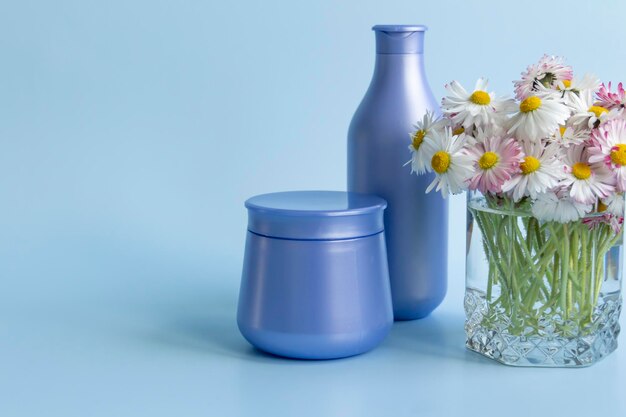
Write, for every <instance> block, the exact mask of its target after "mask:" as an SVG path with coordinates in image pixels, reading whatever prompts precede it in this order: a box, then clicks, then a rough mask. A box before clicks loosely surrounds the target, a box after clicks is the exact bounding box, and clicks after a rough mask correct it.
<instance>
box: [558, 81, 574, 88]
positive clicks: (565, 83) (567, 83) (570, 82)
mask: <svg viewBox="0 0 626 417" xmlns="http://www.w3.org/2000/svg"><path fill="white" fill-rule="evenodd" d="M561 82H562V83H563V87H565V88H570V87H571V86H572V80H563V81H561ZM558 89H559V90H560V89H561V87H560V86H559V87H558Z"/></svg>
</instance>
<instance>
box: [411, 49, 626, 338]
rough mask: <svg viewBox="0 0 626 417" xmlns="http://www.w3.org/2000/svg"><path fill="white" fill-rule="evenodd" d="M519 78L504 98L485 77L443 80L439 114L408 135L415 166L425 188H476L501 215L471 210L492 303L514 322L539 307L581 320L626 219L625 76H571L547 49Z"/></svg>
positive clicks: (532, 319) (524, 322) (528, 319)
mask: <svg viewBox="0 0 626 417" xmlns="http://www.w3.org/2000/svg"><path fill="white" fill-rule="evenodd" d="M514 86H515V98H514V99H511V98H503V97H498V96H496V95H495V94H494V93H493V92H491V91H489V88H488V84H487V80H486V79H482V78H481V79H479V80H478V81H477V82H476V85H475V86H474V88H473V89H472V90H467V89H465V88H464V87H463V86H461V84H460V83H458V82H456V81H452V82H451V83H450V84H448V85H446V90H447V96H446V97H444V98H443V100H442V112H443V117H442V118H437V117H435V115H434V114H433V113H427V114H426V115H425V116H424V117H423V119H422V120H421V121H419V122H418V123H417V124H416V126H415V131H414V132H412V133H411V144H410V145H409V149H410V151H411V153H412V158H411V161H410V163H411V167H412V170H411V171H412V172H415V173H417V174H418V175H422V174H425V173H433V174H434V179H433V181H432V183H431V184H430V186H429V187H428V188H427V190H426V192H430V191H431V190H436V191H441V193H442V195H443V196H444V197H445V196H446V195H447V194H449V193H451V194H456V193H460V192H462V191H466V190H469V191H473V192H476V193H478V192H479V193H480V194H482V197H481V201H482V204H483V205H484V206H485V207H486V208H489V209H490V210H491V211H490V212H491V213H494V212H495V213H500V215H493V214H491V215H490V214H487V213H486V212H485V213H482V214H481V212H480V211H472V214H473V215H474V217H475V220H476V221H477V224H478V226H479V228H480V231H481V232H482V236H483V244H484V247H485V252H486V255H487V258H488V259H489V284H488V288H487V294H486V296H487V300H488V301H490V302H493V304H492V305H491V307H492V308H494V309H496V310H498V309H500V310H502V311H505V312H506V313H507V314H508V315H511V314H513V316H514V317H516V318H518V319H519V321H518V322H517V323H515V320H514V323H513V324H514V325H516V326H519V329H524V328H526V327H525V326H528V325H529V323H537V321H538V320H539V319H540V318H541V315H542V314H544V313H546V311H549V312H553V313H555V312H556V313H558V314H559V315H561V316H562V317H570V318H576V319H577V320H580V321H579V323H580V324H582V323H583V322H587V323H588V322H589V321H590V320H591V319H592V316H593V309H594V308H595V307H596V305H597V300H598V296H599V293H600V282H599V281H600V280H601V277H600V275H601V274H600V273H599V271H600V268H601V267H602V266H601V264H602V261H603V259H604V254H605V253H606V252H607V251H608V250H609V249H610V248H611V247H612V246H613V245H614V244H615V242H616V241H617V239H618V236H619V234H620V232H621V225H622V223H623V216H624V191H626V111H624V106H625V105H626V92H625V90H624V88H623V86H622V84H621V83H620V84H618V85H617V89H616V90H613V89H612V86H611V83H609V84H608V85H605V84H602V83H601V82H600V81H599V80H598V79H597V78H596V77H594V76H593V75H584V76H582V77H577V76H574V73H573V70H572V68H571V67H570V66H568V65H566V64H565V63H564V60H563V59H562V58H560V57H555V56H547V55H546V56H544V57H542V58H541V59H540V61H539V62H538V63H536V64H534V65H531V66H529V67H528V68H527V69H526V71H525V72H523V73H522V76H521V79H520V80H517V81H514ZM470 209H471V206H470ZM512 215H519V216H521V217H519V218H520V219H522V220H519V221H518V220H515V221H513V220H511V216H512ZM590 245H593V246H590ZM590 247H593V248H595V253H594V254H592V255H593V256H587V255H590V254H589V253H588V252H589V248H590ZM585 251H587V252H585ZM602 251H604V253H603V252H602ZM511 254H513V255H511ZM573 271H575V272H573ZM494 286H497V287H498V288H497V289H498V294H499V295H498V298H497V300H495V301H493V300H492V299H491V298H492V293H493V292H494Z"/></svg>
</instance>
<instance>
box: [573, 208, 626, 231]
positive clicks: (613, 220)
mask: <svg viewBox="0 0 626 417" xmlns="http://www.w3.org/2000/svg"><path fill="white" fill-rule="evenodd" d="M582 222H583V224H585V225H587V227H588V228H589V229H590V230H593V229H595V228H596V227H598V226H600V225H601V224H606V225H608V226H609V227H610V228H611V229H612V230H613V233H615V234H619V232H621V231H622V225H623V224H624V217H622V216H615V215H613V214H611V213H603V214H599V215H595V216H589V217H585V218H584V219H583V220H582Z"/></svg>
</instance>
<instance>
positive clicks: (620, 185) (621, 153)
mask: <svg viewBox="0 0 626 417" xmlns="http://www.w3.org/2000/svg"><path fill="white" fill-rule="evenodd" d="M591 141H592V146H590V147H589V149H588V152H589V162H590V163H592V164H595V163H599V162H603V163H604V164H605V165H606V166H607V167H608V168H609V169H610V171H611V172H613V174H614V175H615V178H616V188H617V190H618V191H619V192H624V191H626V120H623V119H614V120H609V121H608V122H606V123H604V124H603V125H601V126H600V127H599V128H598V129H595V130H594V131H593V132H592V134H591Z"/></svg>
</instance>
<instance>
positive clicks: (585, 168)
mask: <svg viewBox="0 0 626 417" xmlns="http://www.w3.org/2000/svg"><path fill="white" fill-rule="evenodd" d="M572 175H574V176H575V177H576V178H578V179H579V180H586V179H587V178H589V177H591V168H590V167H589V164H585V163H584V162H576V163H575V164H574V166H572Z"/></svg>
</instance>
